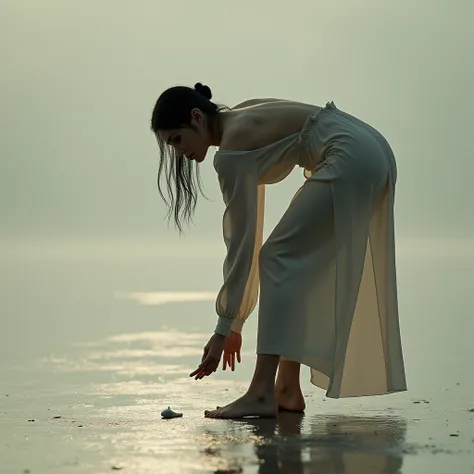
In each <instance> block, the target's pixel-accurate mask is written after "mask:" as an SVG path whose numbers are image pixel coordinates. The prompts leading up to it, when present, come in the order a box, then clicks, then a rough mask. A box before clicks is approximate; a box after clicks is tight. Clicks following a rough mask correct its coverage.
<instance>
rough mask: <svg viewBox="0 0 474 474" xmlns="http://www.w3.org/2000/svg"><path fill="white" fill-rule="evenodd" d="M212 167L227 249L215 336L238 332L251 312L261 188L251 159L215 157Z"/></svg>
mask: <svg viewBox="0 0 474 474" xmlns="http://www.w3.org/2000/svg"><path fill="white" fill-rule="evenodd" d="M214 166H215V168H216V171H217V173H218V176H219V184H220V188H221V191H222V197H223V199H224V203H225V205H226V210H225V212H224V218H223V235H224V242H225V244H226V247H227V255H226V258H225V261H224V268H223V270H224V284H223V286H222V288H221V290H220V291H219V294H218V296H217V300H216V312H217V314H218V316H219V319H218V323H217V326H216V329H215V332H216V333H217V334H222V335H224V336H227V335H228V334H229V333H230V331H231V330H232V331H235V332H241V331H242V326H243V324H244V322H245V320H246V319H247V317H248V316H249V315H250V313H251V312H252V311H253V309H254V308H255V305H256V303H257V297H258V288H259V273H258V272H259V270H258V254H259V251H260V248H261V246H262V238H263V216H264V202H265V186H264V185H258V173H257V164H256V162H255V160H254V159H253V158H252V157H249V156H235V155H232V154H231V153H228V154H226V153H225V152H222V153H218V154H217V155H216V159H215V161H214Z"/></svg>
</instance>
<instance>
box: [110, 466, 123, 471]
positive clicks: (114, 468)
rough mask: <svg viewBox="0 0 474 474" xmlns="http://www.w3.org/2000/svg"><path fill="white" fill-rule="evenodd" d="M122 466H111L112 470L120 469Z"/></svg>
mask: <svg viewBox="0 0 474 474" xmlns="http://www.w3.org/2000/svg"><path fill="white" fill-rule="evenodd" d="M122 469H123V467H120V466H112V471H121V470H122Z"/></svg>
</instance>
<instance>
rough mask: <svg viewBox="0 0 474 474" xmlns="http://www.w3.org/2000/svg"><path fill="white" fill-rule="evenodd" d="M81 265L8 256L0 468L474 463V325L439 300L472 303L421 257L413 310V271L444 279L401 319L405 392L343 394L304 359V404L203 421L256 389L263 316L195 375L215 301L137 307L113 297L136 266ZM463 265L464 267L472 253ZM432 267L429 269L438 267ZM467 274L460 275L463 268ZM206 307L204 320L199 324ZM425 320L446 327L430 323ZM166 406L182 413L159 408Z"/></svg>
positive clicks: (304, 468)
mask: <svg viewBox="0 0 474 474" xmlns="http://www.w3.org/2000/svg"><path fill="white" fill-rule="evenodd" d="M75 265H76V266H74V268H71V265H70V264H68V265H67V266H64V264H63V263H61V264H59V263H57V264H51V263H48V264H47V265H46V264H39V263H35V264H34V265H33V266H32V265H30V264H28V265H26V266H25V265H23V266H22V265H20V266H19V265H18V264H16V263H15V265H13V264H10V266H9V267H8V271H9V273H8V275H9V276H8V282H7V281H6V279H4V280H3V281H2V290H8V291H7V292H6V293H4V295H5V296H6V301H5V299H4V304H5V307H4V308H3V310H2V313H3V316H2V325H3V326H4V327H5V328H6V332H2V336H1V343H2V351H3V352H2V358H1V361H0V473H2V474H3V473H5V474H7V473H8V474H10V473H12V474H13V473H28V472H29V473H32V474H36V473H61V474H63V473H64V474H66V473H84V474H85V473H87V474H89V473H90V474H98V473H107V472H118V471H120V472H123V473H134V474H147V473H163V474H167V473H169V474H178V473H179V474H187V473H190V474H191V473H219V474H224V473H241V472H242V473H260V474H273V473H288V474H299V473H316V472H318V473H319V472H321V473H325V474H331V473H348V474H349V473H389V474H395V473H399V472H403V473H406V474H411V473H413V474H415V473H416V474H419V473H422V472H429V473H431V474H436V473H440V474H441V473H443V474H444V473H446V472H453V473H456V474H457V473H459V474H462V473H469V472H474V410H473V409H474V398H473V393H474V391H473V387H474V384H473V380H472V374H471V370H470V367H469V363H468V362H467V360H468V359H466V363H462V359H461V357H460V355H461V354H462V353H465V350H466V348H467V347H469V346H470V342H469V341H470V340H471V338H470V335H469V333H468V331H467V330H468V329H470V327H471V326H465V327H464V331H459V330H457V331H453V330H452V325H453V319H455V318H456V313H455V312H452V313H451V314H450V318H451V320H450V321H449V320H448V319H446V321H447V322H446V324H445V325H444V326H443V325H442V321H444V319H443V318H444V314H445V313H446V314H449V312H445V309H444V308H442V307H440V306H442V304H443V303H442V302H441V301H444V302H445V304H446V305H449V304H450V302H451V301H452V300H453V299H454V298H458V299H459V298H461V299H462V298H464V301H465V302H467V301H468V297H469V291H466V290H468V286H465V287H462V286H460V285H459V284H458V283H457V284H456V286H455V287H454V286H453V287H449V285H448V284H444V283H445V282H444V279H446V278H450V274H449V271H447V272H445V273H444V276H443V277H442V278H440V279H431V280H430V279H429V278H425V279H424V280H422V279H420V278H419V277H418V276H417V275H415V274H413V272H415V270H414V269H413V268H415V267H413V268H412V269H411V270H412V272H411V273H412V276H411V277H409V275H410V272H409V271H408V270H409V269H408V268H406V270H405V275H402V278H403V281H404V282H405V283H406V285H407V287H406V288H407V290H406V293H405V295H404V298H403V301H404V302H405V303H402V306H405V307H404V308H402V309H404V310H405V311H408V310H410V309H411V310H412V312H413V310H414V308H410V304H414V303H413V302H412V303H410V301H412V300H410V298H409V288H411V286H413V283H414V282H415V281H417V282H418V283H417V284H418V286H419V287H420V288H419V289H418V293H417V301H418V298H426V297H427V296H428V295H429V294H433V292H434V291H436V289H437V288H438V286H443V288H444V291H445V294H444V296H443V300H439V301H435V302H432V303H431V304H432V307H431V308H427V311H428V310H430V311H428V312H427V313H426V314H424V313H423V314H422V313H420V314H419V315H418V319H417V320H416V324H415V323H413V321H414V320H412V322H411V323H410V322H408V323H406V322H405V323H404V329H405V332H406V337H405V338H404V341H405V347H406V351H405V356H406V359H407V369H408V382H409V391H408V392H406V393H402V394H396V395H388V396H381V397H373V398H365V397H364V398H355V399H341V400H331V399H327V398H325V396H324V393H323V392H322V391H321V390H320V389H318V388H316V387H313V386H312V385H311V384H310V383H309V381H308V372H307V371H305V370H303V373H302V380H303V391H304V393H305V396H306V399H307V405H308V408H307V410H306V412H305V413H304V414H291V413H282V414H280V415H279V416H278V418H277V419H276V420H255V419H247V420H243V421H222V420H209V419H205V418H204V417H203V411H204V410H205V409H209V408H213V407H215V406H216V405H222V404H224V403H226V402H230V401H232V400H233V399H235V398H237V397H238V396H239V395H240V394H241V393H243V392H244V391H245V389H246V387H247V383H248V380H249V379H250V376H251V372H252V369H253V364H254V360H255V356H254V354H253V352H254V349H253V348H254V337H253V336H252V335H251V334H254V329H255V320H254V321H251V322H249V324H248V327H246V328H245V332H244V344H245V352H244V354H243V363H242V364H241V365H240V366H239V367H238V369H237V371H236V372H235V373H229V372H225V373H223V372H219V373H218V374H215V376H213V377H211V378H208V379H205V380H202V381H199V382H196V381H194V380H193V379H190V378H189V377H188V374H189V373H190V372H191V371H192V370H193V369H194V367H195V365H196V364H197V361H198V360H199V359H200V356H201V348H202V347H203V345H204V344H205V342H206V341H207V338H208V336H209V335H210V334H208V332H207V331H206V330H205V328H206V327H207V326H208V325H209V322H210V321H211V317H212V316H213V315H212V314H211V316H210V317H209V318H208V320H206V317H207V316H204V313H205V312H207V311H209V308H212V303H206V302H201V303H188V304H183V305H180V304H176V305H168V306H166V305H165V306H160V307H157V306H148V307H146V306H140V305H139V304H137V302H134V301H124V300H123V299H120V298H116V297H114V291H116V290H123V289H124V286H125V285H124V281H126V279H125V277H123V278H124V280H120V281H118V280H117V278H118V277H117V275H118V274H121V275H124V274H127V273H128V272H126V271H124V269H123V268H122V270H121V272H115V273H114V271H113V270H114V269H113V268H110V266H104V268H98V269H97V268H96V272H95V274H94V277H93V278H89V279H84V276H86V275H91V273H90V265H86V266H84V265H82V264H75ZM430 265H432V266H431V267H428V270H429V268H431V269H433V268H435V267H436V265H439V262H438V263H431V264H430ZM463 268H464V270H465V272H466V275H465V276H466V277H467V276H468V274H470V273H471V271H472V268H473V267H472V264H471V263H469V264H468V265H465V267H463ZM73 270H74V271H73ZM115 270H116V269H115ZM128 270H130V268H129V269H128ZM133 271H136V269H134V270H133ZM423 272H425V275H428V273H429V271H427V267H426V265H425V266H424V267H423ZM456 272H457V275H458V277H459V275H460V273H459V267H456ZM132 273H133V272H132ZM401 273H402V274H403V268H402V272H401ZM135 274H137V273H135ZM111 275H113V276H111ZM141 275H142V276H141V277H140V278H142V280H141V281H137V285H136V286H135V287H134V288H132V289H136V288H139V289H140V288H143V287H144V286H145V285H144V281H149V279H150V275H149V274H147V273H146V272H145V273H142V274H141ZM120 278H122V277H120ZM190 278H194V276H193V275H191V276H190ZM139 280H140V279H139ZM463 281H464V280H463ZM466 281H467V280H466ZM25 283H26V284H27V286H25ZM28 285H29V286H28ZM71 285H72V286H73V288H74V290H71V289H70V287H71ZM466 285H467V284H466ZM127 286H128V287H130V286H131V285H127ZM25 288H26V289H27V291H26V290H25ZM168 288H169V287H168ZM402 290H403V288H402ZM420 290H421V294H420V293H419V291H420ZM423 292H424V293H423ZM402 293H403V291H402ZM413 301H415V299H413ZM7 308H8V310H9V312H8V318H7V317H6V316H7V313H6V312H5V309H7ZM436 308H438V311H439V314H438V313H436ZM27 313H28V314H29V316H28V318H26V316H24V315H25V314H27ZM196 313H198V314H197V315H196ZM183 314H186V315H188V316H186V317H181V315H183ZM158 315H159V318H158V317H157V316H158ZM189 315H191V316H189ZM199 317H202V319H203V322H202V323H196V324H191V323H190V318H193V321H194V318H199ZM428 319H431V320H434V321H437V324H438V325H439V327H437V328H436V329H434V330H431V332H430V329H429V328H428V326H427V325H426V321H427V320H428ZM463 321H464V320H463ZM448 323H449V324H448ZM469 324H471V323H469ZM458 329H459V328H458ZM471 334H472V333H471ZM441 338H444V341H445V345H444V346H442V347H441V346H440V344H439V341H440V340H443V339H441ZM168 405H171V407H172V408H173V409H175V410H176V411H179V412H183V417H182V418H178V419H172V420H162V419H161V417H160V412H161V410H163V409H164V408H166V407H167V406H168ZM470 410H471V411H470Z"/></svg>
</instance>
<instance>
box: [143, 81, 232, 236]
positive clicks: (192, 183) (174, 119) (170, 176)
mask: <svg viewBox="0 0 474 474" xmlns="http://www.w3.org/2000/svg"><path fill="white" fill-rule="evenodd" d="M211 98H212V93H211V89H210V88H209V87H207V86H205V85H203V84H201V83H200V82H198V83H197V84H196V85H195V86H194V89H193V88H191V87H184V86H175V87H170V88H169V89H167V90H165V91H164V92H163V93H162V94H161V95H160V97H159V98H158V100H157V101H156V104H155V107H154V109H153V114H152V117H151V129H152V131H153V132H154V133H155V135H156V138H157V141H158V146H159V148H160V164H159V168H158V178H157V184H158V191H159V193H160V196H161V197H162V199H163V200H164V201H165V203H166V204H167V205H168V213H167V218H168V221H169V219H170V218H171V216H173V217H174V221H175V224H176V227H177V228H178V229H179V231H180V232H182V224H181V218H183V219H184V220H185V221H186V222H187V223H189V221H190V220H191V221H192V215H193V213H194V211H195V209H196V203H197V190H199V191H200V192H201V194H202V195H204V193H203V191H202V186H201V177H200V173H199V166H198V165H197V164H195V163H194V162H192V161H189V160H187V159H186V158H185V157H184V156H182V155H181V156H177V155H176V153H175V150H174V148H173V147H172V146H171V145H168V144H167V143H165V142H164V141H163V140H162V139H161V138H160V137H159V136H158V131H159V130H171V129H177V128H186V127H191V128H193V127H192V125H191V123H190V122H191V111H192V110H193V109H194V108H198V109H199V110H201V111H202V112H203V113H204V114H205V115H206V118H207V119H208V124H209V127H210V128H211V127H212V125H213V123H214V122H215V119H216V118H217V114H218V113H219V112H220V111H221V110H223V109H226V107H224V106H218V105H216V104H215V103H214V102H211ZM163 172H164V173H165V175H166V176H165V182H166V187H167V191H168V196H169V200H168V199H167V198H166V197H165V196H164V194H163V191H162V188H161V184H160V182H161V178H162V174H163ZM180 214H181V216H180Z"/></svg>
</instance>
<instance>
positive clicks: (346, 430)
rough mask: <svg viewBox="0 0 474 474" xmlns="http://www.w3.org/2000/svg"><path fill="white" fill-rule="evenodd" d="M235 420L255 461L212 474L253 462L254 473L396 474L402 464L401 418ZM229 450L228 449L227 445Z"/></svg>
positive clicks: (238, 469)
mask: <svg viewBox="0 0 474 474" xmlns="http://www.w3.org/2000/svg"><path fill="white" fill-rule="evenodd" d="M234 423H235V422H234ZM236 423H237V424H239V425H240V429H242V430H247V431H249V432H250V433H251V436H250V439H251V440H252V444H253V452H254V454H255V456H256V460H251V459H241V462H240V463H239V459H238V458H234V459H232V460H229V464H228V469H226V470H222V469H218V470H215V471H214V472H215V473H216V474H217V473H219V474H222V473H224V472H229V473H230V472H243V470H244V466H246V465H249V464H250V465H252V464H255V461H256V462H257V464H258V470H256V471H255V472H258V474H304V473H314V472H321V473H324V474H352V473H354V474H356V473H357V474H359V473H369V472H370V473H384V474H395V473H398V472H400V469H401V467H402V462H403V458H402V456H403V452H404V443H405V434H406V421H405V420H404V419H403V418H396V417H352V416H342V415H341V416H340V415H326V416H324V415H317V416H313V417H310V418H309V419H308V418H307V417H305V415H304V414H298V413H281V414H280V415H279V416H278V419H277V420H268V419H263V420H259V419H247V420H245V421H242V422H236ZM211 433H212V432H211V431H208V432H207V434H208V435H209V434H211ZM232 439H233V438H232ZM228 448H229V451H230V452H231V451H232V447H231V446H228ZM224 451H226V449H225V447H224V446H222V444H221V446H220V449H219V451H216V450H215V449H212V448H211V447H208V448H205V449H204V451H203V454H205V455H206V456H210V457H212V456H215V455H218V456H223V455H224ZM230 452H229V453H228V454H229V456H230V455H231V454H230Z"/></svg>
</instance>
